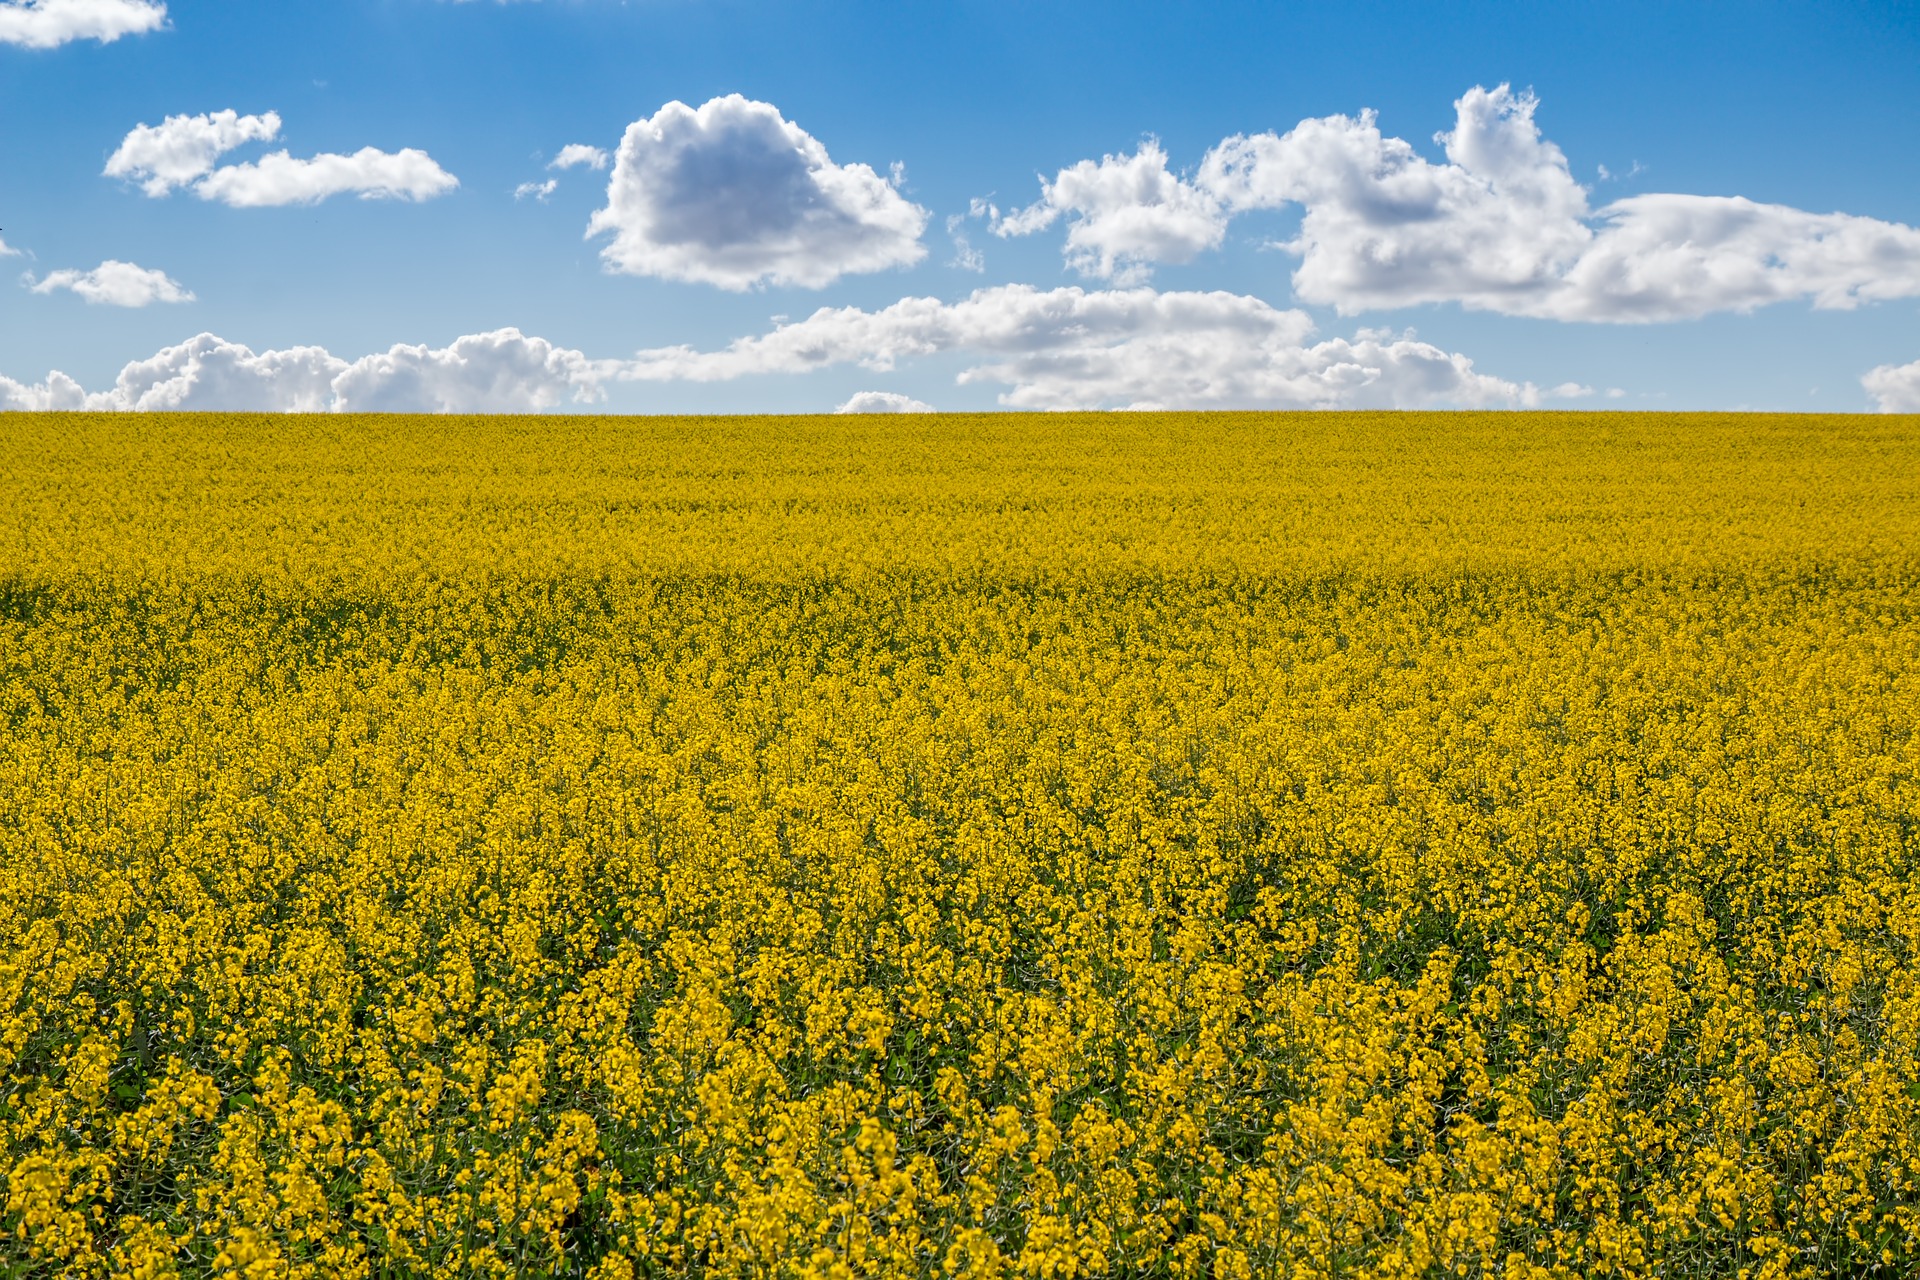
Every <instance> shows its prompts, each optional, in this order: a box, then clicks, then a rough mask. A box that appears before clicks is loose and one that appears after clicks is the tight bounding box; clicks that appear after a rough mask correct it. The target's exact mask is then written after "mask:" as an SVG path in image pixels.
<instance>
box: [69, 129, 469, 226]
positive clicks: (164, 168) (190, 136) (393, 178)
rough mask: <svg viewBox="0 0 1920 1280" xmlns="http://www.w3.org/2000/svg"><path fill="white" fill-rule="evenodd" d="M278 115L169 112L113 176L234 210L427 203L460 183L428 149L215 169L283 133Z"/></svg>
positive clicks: (155, 192)
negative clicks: (335, 202)
mask: <svg viewBox="0 0 1920 1280" xmlns="http://www.w3.org/2000/svg"><path fill="white" fill-rule="evenodd" d="M279 133H280V116H279V114H278V113H277V112H273V111H269V112H266V113H265V114H263V115H257V116H253V115H248V116H243V115H240V114H238V113H237V112H234V111H231V110H227V111H217V112H214V113H212V114H211V115H199V116H185V115H181V116H168V117H167V118H166V119H165V120H164V121H162V122H161V123H160V124H158V125H147V124H142V125H138V126H136V127H135V128H134V129H133V131H132V132H131V133H129V134H127V136H126V138H125V139H124V140H123V141H122V142H121V144H120V146H119V148H118V149H117V150H116V151H115V152H114V153H113V155H112V156H110V157H108V159H107V167H106V169H105V171H104V172H105V173H106V174H107V176H109V177H115V178H126V179H128V180H130V181H135V182H138V183H139V184H140V189H141V190H142V191H144V192H145V193H146V194H147V195H149V196H164V195H166V194H167V193H168V192H170V191H172V190H174V189H175V188H176V187H184V188H186V189H187V190H190V191H192V192H193V193H194V194H195V195H197V196H199V197H200V198H201V199H202V200H218V201H220V202H222V203H223V204H228V205H232V206H234V207H235V208H261V207H268V206H277V205H289V204H314V203H317V202H319V201H321V200H325V199H326V198H327V197H329V196H336V195H345V194H354V195H358V196H359V197H360V198H361V199H363V200H370V199H398V200H429V199H432V198H433V197H434V196H438V195H444V194H445V193H447V192H449V191H451V190H453V189H454V188H455V187H458V186H459V185H460V182H459V180H458V179H457V178H455V177H454V176H453V175H452V174H450V173H448V172H447V171H446V170H444V169H442V168H441V167H440V166H439V165H438V164H436V163H435V162H434V160H433V157H431V156H429V155H428V154H427V153H426V152H424V151H420V150H417V149H415V148H412V147H407V148H404V149H402V150H400V151H398V152H387V151H381V150H379V149H377V148H374V147H362V148H361V149H360V150H358V151H356V152H354V153H353V154H352V155H339V154H335V153H333V152H322V153H321V154H319V155H317V156H313V157H311V158H308V159H296V158H295V157H294V156H292V155H291V154H289V153H288V152H286V151H275V152H271V153H269V154H267V155H265V156H262V157H261V158H260V159H258V160H254V161H248V162H247V163H244V164H230V165H221V166H219V167H218V168H216V167H215V161H216V160H218V159H219V157H220V156H222V155H225V154H226V153H227V152H229V151H232V150H233V149H234V148H236V147H239V146H242V145H244V144H246V143H248V142H266V141H270V140H272V139H273V138H275V137H277V136H279Z"/></svg>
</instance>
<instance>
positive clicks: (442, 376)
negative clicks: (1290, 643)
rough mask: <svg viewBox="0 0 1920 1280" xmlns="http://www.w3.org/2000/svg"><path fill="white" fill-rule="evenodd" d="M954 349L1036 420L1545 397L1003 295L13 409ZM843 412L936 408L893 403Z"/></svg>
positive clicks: (1385, 351) (1228, 323)
mask: <svg viewBox="0 0 1920 1280" xmlns="http://www.w3.org/2000/svg"><path fill="white" fill-rule="evenodd" d="M941 353H956V354H963V355H968V356H972V357H974V358H975V360H976V363H974V364H972V365H971V366H970V367H968V368H966V369H964V370H963V371H962V372H961V374H960V375H959V379H958V380H959V381H960V382H961V383H973V382H986V383H996V384H999V385H1001V386H1003V387H1004V388H1005V390H1004V391H1003V392H1002V393H1001V395H1000V397H999V399H1000V402H1001V403H1002V404H1004V405H1007V406H1009V407H1012V408H1021V409H1080V408H1087V409H1093V408H1135V409H1146V408H1195V409H1207V408H1344V407H1405V408H1412V407H1419V406H1427V405H1458V406H1511V405H1529V404H1537V403H1539V401H1540V400H1541V398H1542V395H1543V393H1542V392H1540V391H1539V390H1538V389H1537V388H1535V387H1533V386H1532V385H1531V384H1526V383H1514V382H1509V381H1506V380H1505V379H1502V378H1496V377H1492V376H1489V375H1487V374H1483V373H1479V372H1477V371H1476V370H1475V369H1474V367H1473V362H1472V361H1471V360H1469V359H1468V358H1467V357H1465V356H1463V355H1459V354H1457V353H1451V352H1447V351H1443V350H1441V349H1440V348H1438V347H1435V346H1432V345H1431V344H1428V343H1425V342H1420V341H1418V340H1417V339H1415V338H1414V336H1413V335H1412V334H1411V333H1405V334H1399V335H1395V334H1392V333H1388V332H1385V331H1375V330H1365V329H1363V330H1360V331H1359V332H1358V333H1356V334H1355V335H1354V336H1353V337H1352V338H1332V339H1327V340H1324V341H1316V340H1315V333H1314V326H1313V322H1312V320H1311V319H1309V318H1308V317H1307V316H1306V315H1305V314H1304V313H1302V312H1299V311H1281V310H1277V309H1275V308H1273V307H1271V306H1269V305H1267V304H1266V303H1265V302H1262V301H1261V300H1260V299H1258V298H1249V297H1244V296H1241V295H1238V294H1231V293H1156V292H1155V291H1154V290H1152V289H1146V288H1137V289H1127V290H1097V291H1091V292H1089V291H1086V290H1082V289H1077V288H1067V289H1054V290H1049V291H1041V290H1036V289H1034V288H1032V287H1031V286H1027V285H1003V286H999V287H996V288H990V289H981V290H977V291H976V292H974V293H973V294H972V295H970V296H969V297H967V298H964V299H962V300H961V301H959V302H954V303H945V302H941V301H940V300H939V299H937V298H903V299H901V300H900V301H899V302H897V303H895V304H893V305H892V306H890V307H885V308H882V309H881V310H878V311H863V310H861V309H859V308H858V307H841V308H821V309H820V310H819V311H816V312H815V313H814V314H813V315H811V316H809V317H807V318H806V319H804V320H800V321H796V322H793V323H779V324H777V325H776V327H775V328H774V329H773V330H772V331H771V332H769V333H765V334H761V335H759V336H755V337H747V338H741V339H738V340H737V341H735V342H733V343H731V344H730V345H728V346H727V347H725V348H724V349H722V350H719V351H704V352H703V351H696V350H694V349H693V348H691V347H662V348H656V349H652V350H647V351H641V352H638V353H636V354H635V355H634V356H633V357H632V358H630V359H627V360H595V359H589V358H588V357H587V356H586V355H584V354H582V353H581V352H579V351H575V350H572V349H570V348H565V347H557V346H555V345H554V344H553V343H551V342H548V341H546V340H545V339H542V338H534V337H527V336H525V335H523V334H522V333H521V332H520V331H519V330H517V329H500V330H497V331H495V332H492V333H484V334H472V335H468V336H466V337H463V338H459V339H456V340H455V341H454V342H452V343H450V344H448V345H447V346H445V347H439V348H430V347H426V346H407V345H400V346H395V347H393V348H391V349H390V350H388V351H386V352H383V353H377V354H374V355H368V356H363V357H362V358H360V359H359V360H355V361H352V362H351V363H349V362H348V361H345V360H342V359H340V358H338V357H336V356H334V355H332V354H331V353H330V352H328V351H327V350H325V349H324V348H321V347H294V348H290V349H287V350H277V351H264V352H260V353H258V354H256V353H255V352H253V351H252V350H250V349H249V348H247V347H244V346H241V345H239V344H237V343H232V342H227V341H225V340H223V339H221V338H217V337H215V336H214V335H212V334H206V333H203V334H201V335H199V336H198V337H196V338H193V339H191V340H189V341H187V342H183V343H181V344H179V345H178V346H173V347H168V348H166V349H165V350H162V351H160V352H158V353H156V354H155V355H154V356H152V357H151V358H150V359H147V360H139V361H135V362H133V363H131V364H129V365H127V366H126V367H125V368H124V369H122V370H121V372H120V376H119V378H118V379H117V380H116V382H115V384H114V386H113V388H112V389H111V390H108V391H103V392H96V393H93V394H87V393H85V392H82V391H80V390H79V389H78V388H77V387H76V386H75V385H74V384H73V383H72V380H71V379H67V378H64V376H63V375H59V374H54V375H50V376H49V378H48V380H47V381H46V382H43V383H40V384H38V385H37V386H27V385H24V384H21V383H17V382H12V381H4V382H0V396H4V403H6V404H7V405H9V406H10V407H14V408H35V407H41V408H46V407H71V408H80V407H84V408H88V409H94V410H116V409H117V410H154V409H208V410H265V411H283V412H319V411H328V410H331V411H384V412H421V413H436V412H437V413H498V412H528V411H539V410H546V409H551V408H553V407H555V406H557V405H560V404H561V403H563V402H565V401H569V400H571V401H573V402H575V403H591V402H594V401H597V400H599V399H601V398H602V391H603V388H604V387H605V386H606V384H607V383H608V382H610V381H614V380H621V381H640V382H674V381H690V382H723V381H728V380H731V379H734V378H741V377H748V376H753V375H759V374H773V373H789V374H802V373H808V372H812V371H814V370H817V369H822V368H825V367H827V366H830V365H836V364H854V365H859V366H862V367H864V368H868V369H874V370H886V369H891V368H892V367H893V366H894V364H895V363H896V362H897V361H900V360H903V359H911V358H913V357H917V356H929V355H936V354H941ZM1582 390H1584V389H1582ZM1567 392H1568V388H1566V387H1561V388H1556V389H1555V390H1554V391H1553V392H1549V393H1545V394H1547V395H1559V394H1566V393H1567ZM76 397H78V399H77V400H76ZM841 407H842V409H843V410H846V411H849V412H854V411H862V410H873V409H877V408H882V407H885V408H891V409H894V410H896V411H899V410H908V411H914V412H924V411H927V410H926V409H925V407H924V406H921V405H920V404H919V402H917V401H909V400H907V399H906V397H903V396H897V395H896V394H894V393H886V392H865V393H862V394H861V395H857V396H855V397H853V399H851V400H849V401H848V402H847V403H846V404H845V405H843V406H841Z"/></svg>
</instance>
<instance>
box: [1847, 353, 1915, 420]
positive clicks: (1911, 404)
mask: <svg viewBox="0 0 1920 1280" xmlns="http://www.w3.org/2000/svg"><path fill="white" fill-rule="evenodd" d="M1860 385H1861V386H1863V387H1865V388H1866V389H1867V394H1869V395H1871V396H1872V397H1873V400H1874V405H1875V407H1876V408H1878V409H1879V410H1880V412H1882V413H1920V360H1915V361H1914V362H1913V363H1912V364H1883V365H1881V366H1880V367H1879V368H1877V369H1870V370H1868V371H1867V373H1866V375H1865V376H1863V377H1862V378H1861V379H1860Z"/></svg>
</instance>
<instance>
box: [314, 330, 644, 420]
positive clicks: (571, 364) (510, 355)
mask: <svg viewBox="0 0 1920 1280" xmlns="http://www.w3.org/2000/svg"><path fill="white" fill-rule="evenodd" d="M605 368H606V366H605V364H604V363H602V362H596V361H592V360H589V359H587V357H586V356H584V355H582V354H581V353H580V352H578V351H574V350H570V349H568V348H566V347H556V346H554V345H553V344H552V343H551V342H548V341H547V340H546V339H545V338H529V337H526V336H524V335H523V334H522V333H521V332H520V331H519V330H518V329H497V330H495V331H494V332H492V333H477V334H469V335H468V336H466V337H463V338H457V339H455V340H454V341H453V342H452V343H451V344H450V345H448V346H445V347H440V348H437V349H434V348H428V347H425V346H396V347H394V348H393V349H391V350H390V351H388V352H386V353H385V354H384V355H371V356H363V357H362V358H361V359H359V360H356V361H354V363H353V364H352V365H350V366H349V367H348V368H347V369H346V370H345V371H344V372H343V373H341V374H340V375H339V376H338V377H336V378H335V379H334V380H333V391H334V395H335V396H336V401H335V404H334V407H335V408H337V409H339V410H341V411H342V412H352V413H534V412H538V411H540V410H542V409H551V408H553V407H554V406H555V405H558V404H560V403H562V402H563V401H566V400H569V399H571V400H576V401H590V400H597V399H599V397H600V391H599V382H600V380H601V378H602V377H603V376H604V372H605Z"/></svg>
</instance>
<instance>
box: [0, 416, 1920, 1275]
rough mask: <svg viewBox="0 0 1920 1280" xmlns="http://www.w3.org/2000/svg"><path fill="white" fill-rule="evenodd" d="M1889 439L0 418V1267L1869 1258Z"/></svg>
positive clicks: (1902, 475) (1310, 1265) (1894, 749)
mask: <svg viewBox="0 0 1920 1280" xmlns="http://www.w3.org/2000/svg"><path fill="white" fill-rule="evenodd" d="M1917 725H1920V419H1915V418H1912V417H1906V418H1901V417H1875V418H1858V417H1825V418H1822V417H1764V416H1745V415H1738V416H1734V415H1730V416H1672V415H1659V416H1656V415H1633V414H1592V415H1576V414H1487V415H1466V414H1461V415H1455V414H1436V415H1390V414H1379V415H1366V414H1353V415H1300V416H1292V415H1273V414H1245V415H1112V416H1104V415H1055V416H1033V417H1028V416H1011V415H1009V416H990V417H979V418H967V417H958V416H903V417H897V418H885V419H876V418H844V417H843V418H796V419H770V418H730V419H698V420H696V419H612V418H602V419H594V418H578V417H560V418H545V419H533V418H469V419H460V418H438V419H425V418H380V417H342V418H321V419H303V418H262V417H240V416H220V417H216V416H155V417H140V418H134V417H113V416H104V415H103V416H91V417H90V416H34V417H28V416H18V415H14V416H5V417H0V1065H3V1066H4V1072H0V1089H4V1095H3V1096H0V1134H3V1135H4V1139H3V1145H0V1166H4V1169H5V1177H6V1186H5V1194H6V1201H5V1216H4V1218H3V1219H0V1229H3V1230H4V1236H3V1237H0V1275H6V1276H16V1277H18V1276H53V1275H103V1274H108V1273H113V1274H122V1275H137V1276H160V1275H167V1274H173V1273H176V1272H177V1273H178V1274H180V1275H182V1276H248V1277H268V1276H281V1275H313V1276H415V1275H418V1276H426V1275H448V1276H452V1275H500V1276H507V1275H530V1276H540V1275H549V1276H560V1275H565V1276H581V1275H588V1276H595V1277H604V1278H608V1280H612V1278H615V1277H619V1278H625V1277H631V1276H646V1277H653V1276H663V1277H664V1276H675V1277H680V1276H684V1277H757V1278H758V1277H764V1278H773V1277H802V1276H809V1277H812V1276H818V1277H854V1276H860V1277H867V1276H872V1277H895V1276H898V1277H921V1276H927V1277H931V1276H967V1277H989V1276H1006V1277H1009V1280H1011V1278H1012V1277H1015V1276H1021V1277H1079V1276H1112V1277H1148V1276H1179V1277H1213V1278H1217V1280H1252V1278H1253V1277H1283V1276H1284V1277H1296V1276H1297V1277H1308V1276H1355V1277H1359V1276H1441V1275H1451V1276H1476V1275H1480V1276H1507V1277H1540V1276H1565V1277H1585V1276H1599V1275H1619V1276H1646V1277H1652V1276H1662V1277H1671V1276H1726V1277H1734V1276H1751V1277H1762V1276H1769V1277H1774V1276H1777V1277H1786V1276H1816V1275H1830V1274H1835V1273H1842V1274H1849V1275H1886V1276H1911V1275H1913V1274H1916V1271H1920V1189H1917V1186H1920V954H1917V953H1920V884H1917V883H1916V874H1915V870H1916V861H1917V860H1920V776H1917V775H1920V736H1916V727H1917Z"/></svg>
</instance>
